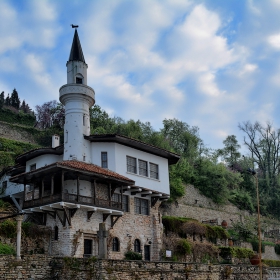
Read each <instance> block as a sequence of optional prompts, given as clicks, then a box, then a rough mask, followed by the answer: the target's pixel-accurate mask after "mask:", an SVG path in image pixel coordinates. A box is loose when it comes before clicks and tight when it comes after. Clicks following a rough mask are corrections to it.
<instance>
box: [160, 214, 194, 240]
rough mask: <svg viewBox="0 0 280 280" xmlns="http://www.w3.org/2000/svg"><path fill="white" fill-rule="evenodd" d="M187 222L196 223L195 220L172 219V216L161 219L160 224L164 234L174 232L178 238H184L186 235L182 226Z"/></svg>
mask: <svg viewBox="0 0 280 280" xmlns="http://www.w3.org/2000/svg"><path fill="white" fill-rule="evenodd" d="M189 221H196V220H194V219H190V218H183V217H173V216H163V217H162V223H163V226H164V229H165V233H167V232H174V233H178V234H179V235H180V236H185V234H186V233H185V232H184V229H183V225H184V223H187V222H189ZM196 222H197V221H196ZM197 223H198V222H197Z"/></svg>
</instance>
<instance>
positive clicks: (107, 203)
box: [23, 193, 122, 210]
mask: <svg viewBox="0 0 280 280" xmlns="http://www.w3.org/2000/svg"><path fill="white" fill-rule="evenodd" d="M26 197H27V196H26ZM56 202H69V203H75V204H82V205H89V206H95V207H101V208H107V209H113V210H122V205H121V203H120V202H116V201H112V200H105V199H101V198H98V197H88V196H83V195H76V194H70V193H63V194H61V193H59V194H53V195H48V196H44V197H42V198H34V199H33V200H32V199H31V200H26V201H24V203H23V209H28V208H33V207H40V206H44V205H48V204H52V203H56Z"/></svg>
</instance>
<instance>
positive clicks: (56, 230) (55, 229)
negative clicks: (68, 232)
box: [54, 226, 58, 240]
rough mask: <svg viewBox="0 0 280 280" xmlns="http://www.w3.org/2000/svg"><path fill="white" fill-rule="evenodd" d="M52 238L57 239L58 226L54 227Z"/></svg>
mask: <svg viewBox="0 0 280 280" xmlns="http://www.w3.org/2000/svg"><path fill="white" fill-rule="evenodd" d="M54 240H58V226H55V227H54Z"/></svg>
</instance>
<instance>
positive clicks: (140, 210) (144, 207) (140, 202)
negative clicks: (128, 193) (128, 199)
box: [134, 197, 149, 215]
mask: <svg viewBox="0 0 280 280" xmlns="http://www.w3.org/2000/svg"><path fill="white" fill-rule="evenodd" d="M134 204H135V209H134V211H135V214H142V215H149V201H148V200H147V199H142V198H138V197H135V199H134Z"/></svg>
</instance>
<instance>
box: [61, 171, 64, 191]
mask: <svg viewBox="0 0 280 280" xmlns="http://www.w3.org/2000/svg"><path fill="white" fill-rule="evenodd" d="M63 192H64V171H62V172H61V194H62V195H63Z"/></svg>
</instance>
